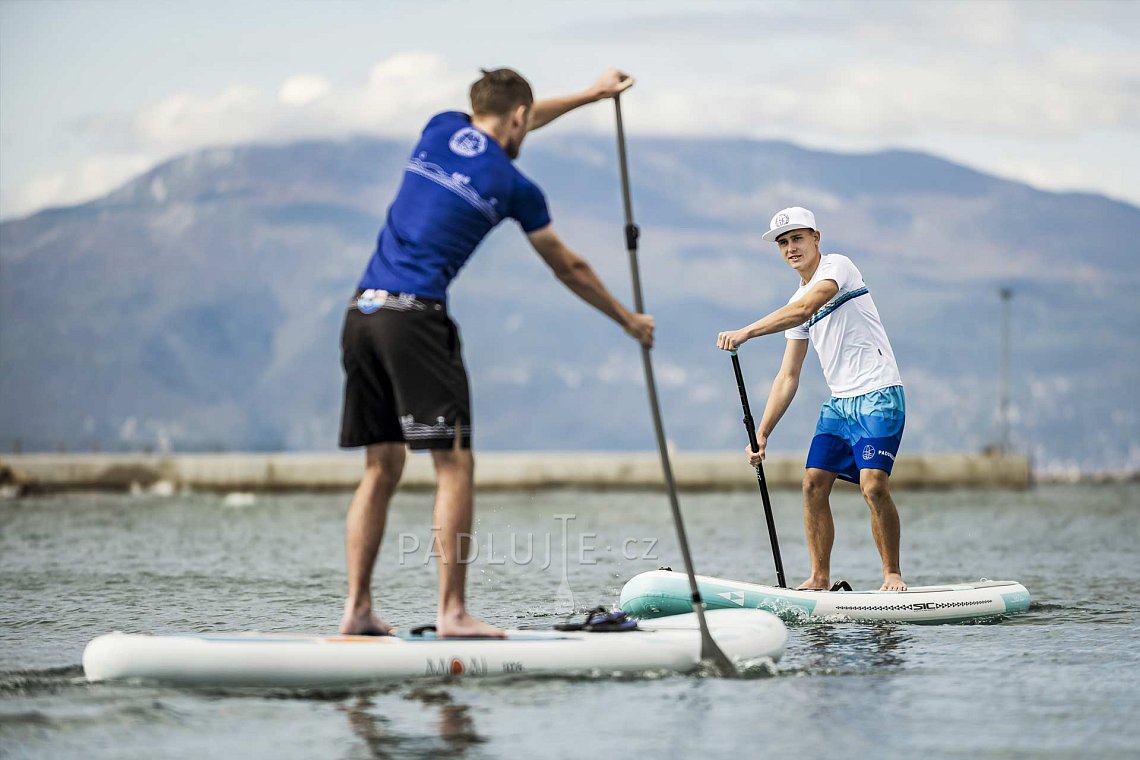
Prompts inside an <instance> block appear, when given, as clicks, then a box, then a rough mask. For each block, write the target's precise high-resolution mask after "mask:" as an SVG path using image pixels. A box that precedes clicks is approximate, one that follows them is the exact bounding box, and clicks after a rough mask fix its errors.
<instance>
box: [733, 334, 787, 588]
mask: <svg viewBox="0 0 1140 760" xmlns="http://www.w3.org/2000/svg"><path fill="white" fill-rule="evenodd" d="M729 353H730V354H731V355H732V369H733V371H734V372H735V373H736V389H737V390H738V391H740V405H741V407H743V408H744V427H745V429H746V430H747V431H748V443H749V445H750V446H751V447H752V452H753V453H756V452H758V451H760V443H759V442H758V441H757V440H756V423H755V422H753V421H752V410H751V409H749V407H748V391H747V390H745V387H744V373H743V372H741V370H740V358H739V357H738V356H737V355H736V349H733V350H732V351H730V352H729ZM756 483H757V485H758V486H759V488H760V498H761V499H762V500H763V501H764V521H765V522H766V523H767V524H768V540H769V541H771V543H772V559H773V561H774V562H775V563H776V582H777V584H779V586H780V588H787V587H788V584H787V582H786V581H785V580H784V560H783V558H781V557H780V540H779V538H777V537H776V520H775V518H773V517H772V500H771V499H770V498H769V497H768V481H767V479H766V478H765V477H764V462H763V461H761V462H759V463H758V464H757V465H756Z"/></svg>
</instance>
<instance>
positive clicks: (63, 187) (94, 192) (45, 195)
mask: <svg viewBox="0 0 1140 760" xmlns="http://www.w3.org/2000/svg"><path fill="white" fill-rule="evenodd" d="M153 164H154V158H153V157H152V156H149V155H145V154H127V155H121V154H112V155H103V156H93V157H91V158H88V159H85V160H83V161H81V162H80V163H79V164H78V165H76V166H73V167H71V168H69V169H64V170H59V171H50V172H43V173H41V174H37V175H34V176H33V177H32V178H31V179H29V180H28V181H27V182H25V183H24V184H23V185H21V186H20V187H18V188H16V189H15V190H13V191H11V192H10V193H9V192H5V191H3V190H0V209H3V213H4V214H5V215H6V216H7V215H9V214H12V215H18V214H23V213H30V212H32V211H37V210H39V209H43V208H49V207H52V206H66V205H70V204H74V203H82V202H83V201H87V200H90V199H92V198H95V197H98V196H100V195H103V194H105V193H107V192H108V191H110V190H112V189H114V188H115V187H118V186H119V185H121V184H123V183H124V182H126V181H127V180H129V179H131V178H133V177H135V176H137V175H138V174H140V173H142V172H144V171H146V170H147V169H149V168H150V167H151V166H152V165H153Z"/></svg>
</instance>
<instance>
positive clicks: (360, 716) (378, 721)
mask: <svg viewBox="0 0 1140 760" xmlns="http://www.w3.org/2000/svg"><path fill="white" fill-rule="evenodd" d="M404 699H406V700H411V701H416V702H419V703H421V704H422V705H424V707H425V708H428V709H430V708H436V709H438V711H439V714H438V716H437V717H436V720H435V729H436V732H437V733H438V734H439V738H440V739H441V740H442V746H440V747H436V748H432V747H430V746H428V747H425V746H424V737H422V736H417V735H412V734H408V733H402V732H400V731H398V730H396V729H394V728H393V726H392V725H391V721H390V720H389V718H387V717H385V716H383V715H379V714H377V713H376V712H375V710H376V703H375V700H374V698H373V696H372V695H370V694H362V695H359V696H357V697H356V698H355V699H354V700H353V701H352V702H350V703H346V704H343V705H338V709H340V710H341V711H343V712H344V713H345V714H346V715H347V716H348V724H349V727H350V728H351V729H352V732H353V734H355V735H356V737H357V738H359V739H360V740H361V742H363V744H364V747H365V748H366V749H367V751H368V755H367V756H368V757H371V758H375V760H387V758H392V757H397V756H398V757H406V756H407V755H408V752H409V750H414V749H419V750H420V751H424V750H426V754H425V755H424V756H425V757H428V756H430V757H436V756H439V755H440V754H446V755H447V756H449V757H464V756H466V754H467V751H468V750H469V749H471V748H472V747H474V746H476V745H479V744H482V743H484V742H485V741H487V740H486V739H485V738H484V737H482V736H480V735H479V733H478V732H477V731H476V730H475V722H474V720H472V718H471V708H469V707H468V706H467V705H464V704H456V702H455V701H454V699H452V696H451V694H450V693H448V692H447V691H444V690H442V689H430V688H416V689H412V690H411V691H409V692H408V693H407V694H405V695H404Z"/></svg>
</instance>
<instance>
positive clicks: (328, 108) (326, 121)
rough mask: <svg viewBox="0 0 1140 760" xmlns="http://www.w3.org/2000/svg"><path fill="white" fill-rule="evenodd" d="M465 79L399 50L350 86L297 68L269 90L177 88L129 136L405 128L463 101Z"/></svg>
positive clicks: (177, 144) (183, 138)
mask: <svg viewBox="0 0 1140 760" xmlns="http://www.w3.org/2000/svg"><path fill="white" fill-rule="evenodd" d="M470 78H471V77H470V75H469V74H467V73H463V74H458V73H456V72H454V71H452V70H451V69H450V68H449V67H448V64H447V61H446V59H444V58H443V57H442V56H439V55H436V54H432V53H400V54H397V55H394V56H392V57H391V58H388V59H385V60H383V61H381V62H380V63H377V64H376V65H375V66H373V67H372V69H371V70H370V71H369V73H368V78H367V79H366V80H365V81H364V82H363V83H360V84H357V85H348V86H340V87H337V86H334V85H333V84H331V83H329V82H328V81H327V80H325V79H322V78H320V77H315V76H311V75H304V74H302V75H296V76H291V77H289V78H287V79H286V80H285V82H284V83H283V84H282V85H281V88H280V90H279V91H278V92H277V94H276V97H270V96H269V95H267V94H265V93H262V92H259V91H258V90H256V89H253V88H250V87H245V86H240V85H235V86H233V87H230V88H228V89H226V90H224V91H223V92H220V93H218V94H216V95H213V96H198V95H191V94H189V93H178V94H176V95H172V96H170V97H167V98H165V99H163V100H162V101H160V102H158V103H156V104H154V105H153V106H150V107H148V108H146V109H144V110H143V111H142V112H141V113H140V114H139V115H138V116H137V117H136V119H135V123H134V128H135V136H136V138H137V140H138V142H139V143H140V144H141V145H143V146H146V147H147V148H150V149H154V150H162V151H166V152H171V151H175V152H183V151H188V150H194V149H196V148H200V147H203V146H206V145H219V144H233V143H241V142H249V141H257V140H261V141H267V140H268V141H280V140H291V139H300V138H308V137H343V136H346V135H349V134H356V133H364V134H377V135H402V136H407V135H413V134H415V131H416V130H417V129H418V128H419V127H421V126H422V122H423V119H424V117H425V115H427V114H430V113H431V112H432V111H434V110H442V109H445V108H463V107H464V105H465V97H464V93H465V91H466V87H467V85H468V84H469V80H470Z"/></svg>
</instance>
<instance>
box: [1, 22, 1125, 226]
mask: <svg viewBox="0 0 1140 760" xmlns="http://www.w3.org/2000/svg"><path fill="white" fill-rule="evenodd" d="M1137 31H1140V2H1136V1H1135V0H1133V1H1128V0H1122V1H1120V2H1111V1H1110V2H1096V1H1091V0H1090V1H1086V2H1031V1H1029V0H1022V1H1018V0H1015V1H1013V2H1004V1H1002V0H995V1H993V2H984V1H983V0H973V1H965V2H939V1H937V0H931V1H928V2H917V1H916V2H906V1H905V0H894V1H891V2H855V1H851V2H822V1H821V2H810V1H808V2H804V1H802V0H800V1H796V2H781V1H772V2H748V1H747V0H734V1H730V2H715V1H712V2H693V1H692V0H690V1H687V2H673V1H671V0H644V1H643V0H627V1H625V2H622V1H620V0H609V1H607V2H593V1H592V0H578V1H577V2H542V1H539V0H535V1H533V2H528V3H519V2H504V1H499V0H484V1H483V2H479V3H475V2H462V1H459V0H455V1H449V0H419V1H418V2H411V1H409V2H404V1H403V0H388V1H378V0H377V1H373V2H349V1H347V0H326V1H324V2H301V1H298V0H293V1H289V0H274V1H273V2H262V1H261V0H228V1H227V2H215V1H214V0H193V1H189V0H188V1H186V2H172V1H170V0H148V1H145V2H144V1H135V0H131V1H123V0H84V1H83V2H74V1H72V0H0V218H3V219H11V218H17V217H21V216H25V215H28V214H31V213H34V212H35V211H37V210H40V209H43V208H46V207H51V206H59V205H69V204H73V203H78V202H82V201H85V200H89V199H91V198H95V197H99V196H101V195H103V194H105V193H107V192H109V191H111V190H113V189H114V188H115V187H117V186H119V185H121V184H122V183H124V182H126V181H128V180H129V179H131V178H132V177H134V176H136V175H137V174H139V173H141V172H144V171H146V170H147V169H149V168H151V167H152V166H154V165H156V164H157V163H160V162H162V161H164V160H167V159H169V158H172V157H174V156H177V155H181V154H183V153H186V152H189V151H193V150H195V149H198V148H202V147H206V146H216V145H230V144H238V143H248V142H272V143H281V142H286V141H290V140H297V139H303V138H343V137H347V136H350V135H376V136H385V137H396V138H399V139H408V140H412V139H413V138H414V136H415V135H416V133H417V132H418V130H419V128H420V127H421V126H422V124H423V122H424V121H426V119H427V118H428V117H429V116H430V115H431V114H432V113H434V112H435V111H438V110H442V109H447V108H459V109H462V108H465V107H466V91H467V87H468V86H469V85H470V83H471V82H472V81H473V80H474V79H475V78H477V76H478V69H479V68H480V67H497V66H511V67H512V68H515V69H517V70H519V71H520V72H521V73H523V74H524V75H525V76H526V77H527V78H528V79H530V81H531V83H532V84H533V85H534V88H535V91H536V94H537V95H538V97H540V98H541V97H544V96H550V95H561V94H565V93H568V92H573V91H576V90H579V89H582V88H584V87H586V86H587V85H588V84H590V83H591V82H592V81H593V80H594V79H595V78H596V77H597V76H598V75H599V74H600V73H601V71H602V70H603V69H605V68H607V67H610V66H614V67H618V68H620V69H622V70H624V71H628V72H630V73H631V74H633V75H634V77H635V78H636V79H637V84H636V85H635V87H634V89H633V90H632V91H630V93H629V94H628V95H626V96H624V97H623V99H622V111H623V116H624V117H625V121H626V130H627V132H628V133H629V134H630V136H637V135H655V136H662V135H664V136H668V135H673V136H683V137H688V138H693V137H696V138H701V137H707V138H718V137H730V136H731V137H753V138H763V139H768V138H775V139H782V140H789V141H791V142H794V143H797V144H799V145H801V146H804V147H808V148H816V149H823V150H835V151H844V152H865V151H873V150H881V149H885V148H906V149H913V150H920V151H923V152H927V153H931V154H934V155H937V156H939V157H942V158H946V159H949V160H952V161H955V162H957V163H961V164H964V165H966V166H969V167H971V168H975V169H978V170H981V171H984V172H987V173H990V174H995V175H998V176H1002V177H1007V178H1010V179H1015V180H1018V181H1022V182H1026V183H1028V184H1031V185H1033V186H1035V187H1038V188H1041V189H1045V190H1057V191H1062V190H1079V191H1086V192H1094V193H1100V194H1104V195H1107V196H1109V197H1112V198H1116V199H1118V200H1124V201H1126V202H1129V203H1132V204H1135V205H1140V46H1138V45H1136V44H1135V39H1134V37H1135V34H1136V32H1137ZM548 129H549V130H550V131H552V132H554V131H560V132H563V133H571V132H575V133H596V134H611V133H612V129H613V112H612V109H606V108H601V107H593V108H584V109H580V110H579V111H576V112H574V113H572V114H570V115H568V116H567V117H564V118H563V119H562V120H560V121H559V122H557V123H555V124H554V125H552V126H551V127H549V128H548ZM532 139H533V138H532Z"/></svg>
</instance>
